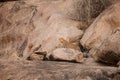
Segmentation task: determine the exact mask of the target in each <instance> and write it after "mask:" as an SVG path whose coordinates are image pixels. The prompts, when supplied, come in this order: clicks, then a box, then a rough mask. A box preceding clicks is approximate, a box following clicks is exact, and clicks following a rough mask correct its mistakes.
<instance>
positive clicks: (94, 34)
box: [81, 2, 120, 63]
mask: <svg viewBox="0 0 120 80" xmlns="http://www.w3.org/2000/svg"><path fill="white" fill-rule="evenodd" d="M119 8H120V2H118V3H116V4H115V5H112V6H111V7H109V8H108V9H107V10H105V11H104V12H103V13H102V14H101V15H100V16H99V17H98V18H97V19H96V21H95V22H94V23H93V24H92V25H91V26H90V27H89V28H88V29H87V30H86V32H85V34H84V36H83V37H82V39H81V44H82V45H83V46H85V47H87V48H88V49H91V50H90V53H91V54H93V56H94V58H95V60H97V61H102V62H106V63H117V62H118V61H119V60H120V46H119V45H120V43H119V40H120V32H119V29H120V16H119V14H120V9H119Z"/></svg>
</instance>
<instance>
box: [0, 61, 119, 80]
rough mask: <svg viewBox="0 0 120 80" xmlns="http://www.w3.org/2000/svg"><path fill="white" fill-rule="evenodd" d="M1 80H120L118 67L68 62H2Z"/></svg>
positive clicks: (0, 62)
mask: <svg viewBox="0 0 120 80" xmlns="http://www.w3.org/2000/svg"><path fill="white" fill-rule="evenodd" d="M0 71H1V72H0V80H70V79H71V80H119V79H120V77H119V71H118V69H117V68H116V67H107V66H106V67H105V66H104V67H101V66H94V67H93V66H88V65H84V64H77V63H67V62H48V61H46V62H38V61H37V62H36V61H33V62H30V61H29V62H27V61H0Z"/></svg>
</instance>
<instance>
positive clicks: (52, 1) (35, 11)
mask: <svg viewBox="0 0 120 80" xmlns="http://www.w3.org/2000/svg"><path fill="white" fill-rule="evenodd" d="M5 1H8V0H5ZM96 1H97V0H96ZM103 1H104V0H103ZM113 1H114V0H112V1H110V0H106V2H105V3H108V4H109V5H111V4H112V2H113ZM86 2H88V1H83V0H75V1H74V0H12V1H10V0H9V1H8V2H1V3H0V44H2V45H0V54H1V55H2V53H4V52H5V51H8V52H7V54H10V55H11V53H10V52H11V50H13V51H12V52H15V51H17V53H19V55H22V54H23V51H24V49H25V47H26V45H27V38H26V36H27V37H28V36H29V35H31V34H32V33H33V34H34V36H32V38H33V39H36V38H37V37H36V36H37V35H38V34H41V33H43V32H42V31H44V30H46V29H47V27H49V26H53V24H54V25H55V24H56V22H57V21H55V18H54V19H53V18H51V17H53V16H54V17H55V16H56V14H60V15H62V16H63V18H64V19H60V20H61V21H58V22H60V23H62V25H60V24H59V26H63V25H64V26H75V27H77V28H79V29H85V28H87V27H88V26H87V25H86V24H88V23H89V20H88V21H87V20H86V19H87V18H85V17H88V14H87V15H86V16H85V14H86V13H88V9H87V8H88V7H89V5H88V4H86ZM82 3H83V4H82ZM100 3H101V1H100ZM81 5H82V7H81ZM95 5H96V4H95ZM105 5H106V4H105ZM84 6H86V7H84ZM92 6H93V4H92V5H91V7H92ZM100 6H103V4H101V5H100ZM95 7H96V6H94V7H93V8H92V9H95ZM106 7H107V5H106ZM81 9H82V10H81ZM99 9H100V7H99ZM99 9H98V11H102V10H99ZM89 10H91V9H89ZM95 10H96V9H95ZM89 12H91V11H89ZM79 13H81V14H79ZM83 13H85V14H83ZM92 13H95V12H94V11H92ZM96 14H97V15H99V13H96ZM82 16H83V17H82ZM49 18H50V19H52V20H49ZM92 18H93V17H92ZM56 19H57V18H56ZM83 19H85V21H84V20H83ZM62 20H63V21H62ZM90 20H91V18H90ZM91 22H92V21H90V23H91ZM48 23H49V25H48ZM63 23H65V24H63ZM57 25H58V23H57V24H56V26H57ZM51 29H52V28H51ZM32 31H34V32H36V34H37V35H35V33H34V32H32ZM30 33H31V34H30ZM70 33H74V31H70V32H69V33H68V34H70ZM46 34H47V30H46ZM74 35H76V34H73V35H72V34H71V36H72V37H70V40H71V39H73V36H74ZM74 37H75V36H74ZM75 38H76V37H75ZM77 38H78V37H77ZM30 40H31V39H30ZM36 40H38V39H36ZM55 40H56V39H55ZM67 40H69V39H67ZM34 41H35V40H34ZM53 41H54V40H53ZM28 42H29V41H28ZM34 45H36V44H34ZM39 45H40V43H39ZM2 57H3V56H2Z"/></svg>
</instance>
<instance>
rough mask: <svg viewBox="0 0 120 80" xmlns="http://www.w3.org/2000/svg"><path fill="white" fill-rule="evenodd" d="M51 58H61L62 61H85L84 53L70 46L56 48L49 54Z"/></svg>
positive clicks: (48, 56)
mask: <svg viewBox="0 0 120 80" xmlns="http://www.w3.org/2000/svg"><path fill="white" fill-rule="evenodd" d="M47 58H48V59H49V60H61V61H74V62H81V63H82V62H83V61H84V58H83V54H82V52H79V51H77V50H74V49H70V48H58V49H55V50H54V51H53V52H52V53H51V54H49V55H47Z"/></svg>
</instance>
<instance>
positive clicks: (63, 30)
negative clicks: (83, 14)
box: [23, 14, 83, 59]
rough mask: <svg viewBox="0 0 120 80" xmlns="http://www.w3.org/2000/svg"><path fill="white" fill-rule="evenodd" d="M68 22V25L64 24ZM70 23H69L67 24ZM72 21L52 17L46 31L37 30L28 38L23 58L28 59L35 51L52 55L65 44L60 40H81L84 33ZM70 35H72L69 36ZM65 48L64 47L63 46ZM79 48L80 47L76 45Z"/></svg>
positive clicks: (58, 16)
mask: <svg viewBox="0 0 120 80" xmlns="http://www.w3.org/2000/svg"><path fill="white" fill-rule="evenodd" d="M64 20H66V23H64ZM67 21H68V22H67ZM70 21H71V20H69V19H68V20H67V19H65V18H63V17H62V15H59V14H56V15H55V14H54V15H52V16H51V17H50V18H49V20H48V23H47V24H46V25H44V26H46V28H45V29H43V30H41V31H40V29H41V28H40V29H38V28H36V29H35V30H34V31H33V32H32V33H31V34H30V35H29V36H28V44H27V47H26V49H25V51H24V54H23V57H24V58H25V59H26V58H27V57H28V56H29V55H30V54H32V53H34V51H37V50H39V51H41V52H45V51H46V52H47V53H50V52H52V51H53V50H54V49H56V48H57V47H61V46H62V45H63V44H62V43H61V42H60V40H59V39H60V38H63V39H64V40H66V41H68V42H70V41H71V42H72V41H76V40H79V39H80V38H81V37H82V35H83V31H81V30H79V29H78V28H77V25H79V24H77V25H76V24H75V25H74V22H71V23H72V24H70ZM69 34H70V35H69ZM33 37H34V38H33ZM63 46H64V45H63ZM76 46H79V45H76Z"/></svg>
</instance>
